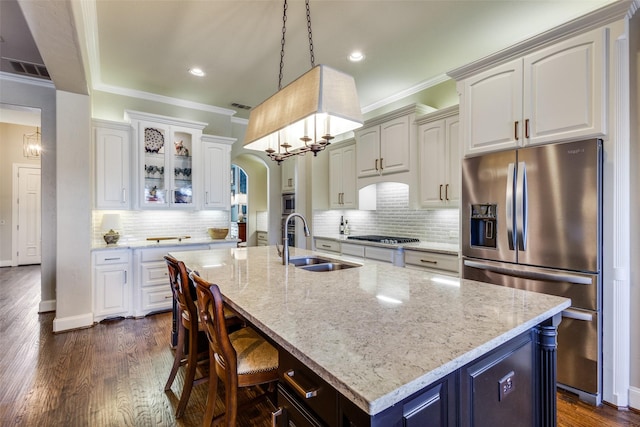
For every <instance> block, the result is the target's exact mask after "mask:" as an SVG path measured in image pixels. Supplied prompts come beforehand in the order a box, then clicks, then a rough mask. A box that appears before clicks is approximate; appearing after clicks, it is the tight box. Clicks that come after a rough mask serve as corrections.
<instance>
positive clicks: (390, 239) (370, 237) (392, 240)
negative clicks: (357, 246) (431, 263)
mask: <svg viewBox="0 0 640 427" xmlns="http://www.w3.org/2000/svg"><path fill="white" fill-rule="evenodd" d="M347 239H350V240H364V241H366V242H377V243H389V244H392V245H393V244H398V243H415V242H419V241H420V240H419V239H414V238H413V237H395V236H378V235H376V234H367V235H364V236H349V237H347Z"/></svg>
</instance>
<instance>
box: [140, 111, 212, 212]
mask: <svg viewBox="0 0 640 427" xmlns="http://www.w3.org/2000/svg"><path fill="white" fill-rule="evenodd" d="M127 116H128V118H129V119H130V121H131V125H132V126H133V128H134V134H135V135H136V137H135V139H136V141H135V142H136V144H135V146H136V150H135V151H136V154H137V164H138V185H137V190H138V195H137V202H138V207H139V208H142V209H154V208H156V209H157V208H159V209H167V208H171V209H192V208H195V207H196V206H197V205H196V202H197V200H196V199H197V198H198V194H200V193H201V192H202V189H199V188H198V186H199V185H200V180H198V178H197V177H198V176H199V175H198V174H199V173H200V171H198V170H197V165H199V164H200V163H199V162H194V158H198V156H200V145H201V137H202V129H204V127H205V126H206V123H200V122H190V121H184V120H179V119H174V118H169V117H163V116H157V115H153V114H147V113H139V112H133V111H127Z"/></svg>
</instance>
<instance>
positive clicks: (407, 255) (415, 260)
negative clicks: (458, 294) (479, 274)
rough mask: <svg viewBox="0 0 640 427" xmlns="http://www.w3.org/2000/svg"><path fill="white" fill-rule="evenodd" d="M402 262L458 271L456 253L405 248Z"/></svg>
mask: <svg viewBox="0 0 640 427" xmlns="http://www.w3.org/2000/svg"><path fill="white" fill-rule="evenodd" d="M404 263H405V264H406V265H410V266H420V267H424V268H427V269H431V270H444V271H448V272H454V273H457V272H458V257H457V256H456V255H445V254H438V253H433V252H422V251H410V250H405V252H404Z"/></svg>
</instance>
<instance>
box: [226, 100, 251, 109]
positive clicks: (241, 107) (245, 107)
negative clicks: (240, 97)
mask: <svg viewBox="0 0 640 427" xmlns="http://www.w3.org/2000/svg"><path fill="white" fill-rule="evenodd" d="M231 106H232V107H234V108H240V109H241V110H251V108H252V107H251V106H250V105H244V104H239V103H237V102H232V103H231Z"/></svg>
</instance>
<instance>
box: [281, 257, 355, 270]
mask: <svg viewBox="0 0 640 427" xmlns="http://www.w3.org/2000/svg"><path fill="white" fill-rule="evenodd" d="M289 264H293V265H295V266H296V267H299V268H301V269H303V270H307V271H336V270H344V269H346V268H353V267H360V264H355V263H351V262H345V261H337V260H334V259H330V258H323V257H318V256H308V257H296V258H290V259H289Z"/></svg>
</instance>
